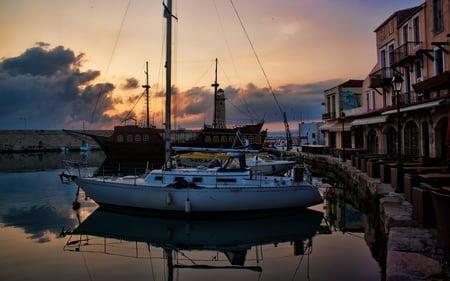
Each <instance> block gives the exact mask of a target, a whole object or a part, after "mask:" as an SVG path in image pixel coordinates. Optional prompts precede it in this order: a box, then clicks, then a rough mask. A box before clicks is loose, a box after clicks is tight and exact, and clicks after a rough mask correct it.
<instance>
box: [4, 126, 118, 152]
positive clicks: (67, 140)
mask: <svg viewBox="0 0 450 281" xmlns="http://www.w3.org/2000/svg"><path fill="white" fill-rule="evenodd" d="M86 132H88V133H91V134H97V135H104V136H108V135H111V134H112V131H107V130H90V131H86ZM83 143H89V144H90V145H91V149H93V150H95V149H100V147H99V146H98V145H97V143H96V142H95V141H93V140H92V139H91V138H90V137H87V136H78V135H73V134H69V133H66V132H64V131H62V130H0V153H9V152H45V151H60V150H61V147H66V148H67V149H69V150H80V146H81V145H82V144H83Z"/></svg>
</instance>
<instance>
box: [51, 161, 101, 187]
mask: <svg viewBox="0 0 450 281" xmlns="http://www.w3.org/2000/svg"><path fill="white" fill-rule="evenodd" d="M62 162H63V164H64V171H63V172H62V173H61V174H59V178H60V179H61V182H62V183H70V182H71V181H72V180H73V179H74V178H76V177H85V176H91V175H92V174H93V171H92V170H91V169H89V167H88V164H87V161H86V160H63V161H62Z"/></svg>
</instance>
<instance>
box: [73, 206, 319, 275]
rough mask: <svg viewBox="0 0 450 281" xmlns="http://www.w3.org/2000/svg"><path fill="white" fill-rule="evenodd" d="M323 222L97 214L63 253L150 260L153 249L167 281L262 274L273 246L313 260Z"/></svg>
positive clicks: (306, 215)
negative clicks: (193, 275) (185, 275)
mask: <svg viewBox="0 0 450 281" xmlns="http://www.w3.org/2000/svg"><path fill="white" fill-rule="evenodd" d="M322 219H323V213H322V212H318V211H313V210H309V209H301V210H290V211H282V212H273V211H272V212H270V213H269V212H262V213H258V214H257V215H256V214H254V213H253V214H247V215H242V214H240V215H238V216H237V215H230V216H226V217H220V218H217V217H215V218H180V217H167V216H151V215H150V216H149V215H148V214H146V216H141V215H140V214H138V215H137V214H123V213H114V212H111V211H106V210H101V209H98V210H96V211H94V212H93V213H92V214H91V215H90V216H89V217H88V218H87V219H86V220H85V221H83V222H82V223H81V224H80V225H79V226H78V227H77V228H75V229H74V230H73V231H72V232H70V233H69V234H70V235H69V238H68V240H67V243H66V245H65V247H64V249H65V250H66V251H75V252H97V253H103V254H106V255H118V256H126V255H130V256H134V257H139V255H140V253H139V252H140V251H141V255H142V256H143V257H145V258H148V257H149V254H151V253H150V251H151V250H150V247H154V248H156V249H157V250H159V252H158V253H157V259H163V260H164V261H165V262H164V263H165V268H166V273H167V274H166V275H165V276H166V277H167V279H166V280H173V277H174V271H179V270H187V269H199V270H211V269H216V270H227V269H233V270H236V269H239V270H249V271H253V272H262V271H263V267H262V263H261V261H262V260H263V257H264V252H263V249H264V248H265V247H266V246H268V245H270V246H271V247H277V246H278V245H279V244H280V243H286V242H288V243H290V245H291V254H292V255H293V256H300V257H303V256H305V255H308V254H309V253H310V251H311V247H312V237H313V236H315V235H316V233H317V231H318V229H319V228H320V226H321V222H322ZM124 241H128V242H132V243H123V242H124ZM139 243H143V244H144V245H145V246H144V247H141V246H139V245H138V244H139ZM119 245H120V246H119ZM126 246H128V247H129V248H128V249H126ZM145 249H147V251H146V250H145ZM142 252H143V253H142ZM153 255H155V254H154V253H153ZM205 257H212V258H205Z"/></svg>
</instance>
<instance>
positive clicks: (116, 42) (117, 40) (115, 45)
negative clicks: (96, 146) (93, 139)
mask: <svg viewBox="0 0 450 281" xmlns="http://www.w3.org/2000/svg"><path fill="white" fill-rule="evenodd" d="M130 4H131V0H128V4H127V7H126V9H125V13H124V14H123V17H122V22H121V23H120V27H119V32H118V33H117V37H116V40H115V42H114V46H113V50H112V53H111V56H110V57H109V60H108V65H107V67H106V71H105V76H108V72H109V68H110V66H111V61H112V58H113V57H114V53H115V52H116V48H117V44H118V43H119V38H120V34H121V33H122V28H123V25H124V23H125V19H126V17H127V14H128V9H129V8H130ZM103 87H104V86H103V85H102V87H101V89H100V93H99V94H98V96H97V100H96V101H95V105H94V110H93V111H92V115H91V120H90V122H89V127H90V125H91V124H92V122H93V120H94V115H95V111H96V110H97V106H98V102H99V100H100V96H101V94H102V91H103Z"/></svg>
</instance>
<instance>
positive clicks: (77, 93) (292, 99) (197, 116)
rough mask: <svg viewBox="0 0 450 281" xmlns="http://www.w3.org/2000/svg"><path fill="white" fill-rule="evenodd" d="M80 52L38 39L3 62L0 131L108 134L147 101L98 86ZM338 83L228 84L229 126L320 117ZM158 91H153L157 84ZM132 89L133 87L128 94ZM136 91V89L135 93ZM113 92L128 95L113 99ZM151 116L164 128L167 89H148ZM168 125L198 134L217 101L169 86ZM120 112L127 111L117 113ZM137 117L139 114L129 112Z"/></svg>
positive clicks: (132, 85)
mask: <svg viewBox="0 0 450 281" xmlns="http://www.w3.org/2000/svg"><path fill="white" fill-rule="evenodd" d="M84 57H85V54H84V53H79V54H75V52H74V51H72V50H71V49H68V48H65V47H63V46H57V47H54V48H51V47H50V46H49V44H46V43H43V42H39V43H37V44H36V46H34V47H32V48H30V49H27V50H26V51H25V52H24V53H22V54H21V55H19V56H17V57H12V58H6V59H3V61H0V98H1V100H2V102H1V103H0V129H23V128H24V126H25V127H26V128H27V129H62V128H66V129H81V128H82V127H83V124H84V123H85V122H86V124H88V128H89V129H111V128H112V127H113V126H114V125H117V124H119V123H120V122H121V121H122V119H123V118H124V117H125V115H126V114H128V111H129V110H130V109H132V108H134V109H135V111H136V110H140V109H141V108H142V107H140V106H136V103H137V102H138V101H139V102H144V100H145V98H143V97H142V93H143V89H141V88H140V87H139V83H138V80H137V79H135V78H132V77H129V78H126V79H125V80H123V81H118V82H117V85H119V86H118V87H116V86H115V84H113V83H112V82H108V81H104V82H102V83H99V82H97V81H96V80H97V78H98V77H99V76H100V71H98V70H82V67H83V62H84V61H83V60H84ZM339 83H342V80H328V81H320V82H316V83H309V84H286V85H282V86H279V87H277V88H275V89H273V93H272V91H271V90H270V89H269V88H268V87H260V86H257V85H255V84H253V83H248V84H247V85H245V86H244V87H236V86H232V85H230V86H227V87H225V88H224V92H225V97H226V116H227V120H226V123H227V125H228V126H234V125H242V124H248V123H256V122H258V121H260V120H262V119H263V120H265V121H266V123H271V122H280V123H282V122H283V112H286V114H287V116H288V119H289V121H292V120H318V119H321V115H322V113H323V108H322V106H321V104H322V101H323V91H324V90H325V89H329V88H331V87H334V86H335V85H338V84H339ZM156 88H158V87H156ZM129 90H133V91H132V93H130V91H129ZM134 90H136V92H134ZM117 91H119V92H120V91H128V93H127V95H117V94H116V92H117ZM150 91H151V95H152V96H153V97H152V100H151V105H152V107H153V108H152V109H151V111H152V118H154V120H159V121H158V122H155V125H156V126H162V123H163V122H164V121H163V116H164V113H163V112H164V111H162V110H161V109H159V107H160V106H163V102H160V101H161V100H163V96H164V91H163V90H161V91H159V92H154V91H152V89H150ZM172 97H173V98H172V107H173V108H172V113H173V114H172V116H173V117H172V118H173V119H172V121H173V122H174V123H175V124H174V126H173V127H175V126H176V127H184V128H192V129H198V128H201V127H202V126H203V124H212V122H213V116H214V110H213V107H214V97H213V90H212V88H210V87H192V88H190V89H187V90H181V89H178V88H176V87H174V88H173V94H172ZM118 106H120V108H125V109H122V110H118V109H117V108H118ZM130 114H132V116H136V115H137V114H136V112H134V113H130Z"/></svg>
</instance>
